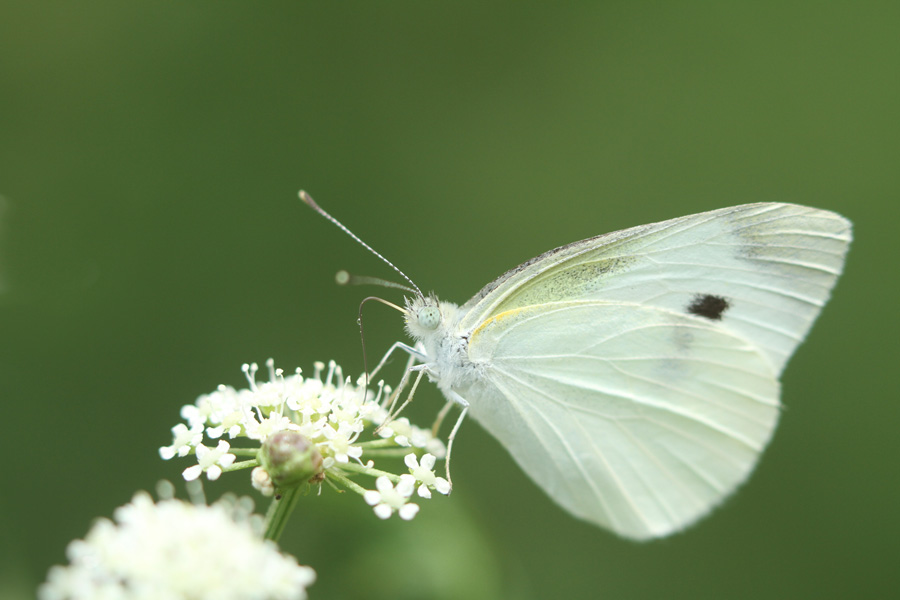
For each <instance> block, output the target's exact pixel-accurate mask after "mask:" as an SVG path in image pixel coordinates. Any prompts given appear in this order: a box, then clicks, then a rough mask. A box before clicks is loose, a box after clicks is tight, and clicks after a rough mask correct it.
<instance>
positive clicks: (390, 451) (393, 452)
mask: <svg viewBox="0 0 900 600" xmlns="http://www.w3.org/2000/svg"><path fill="white" fill-rule="evenodd" d="M364 454H365V455H366V457H371V456H396V457H401V458H402V457H404V456H406V455H407V454H418V453H417V452H416V451H415V450H413V449H412V448H385V449H383V450H379V449H376V450H369V449H368V448H366V451H365V453H364Z"/></svg>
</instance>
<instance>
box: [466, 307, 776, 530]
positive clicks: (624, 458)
mask: <svg viewBox="0 0 900 600" xmlns="http://www.w3.org/2000/svg"><path fill="white" fill-rule="evenodd" d="M470 342H471V345H470V356H471V358H472V360H473V361H474V362H476V363H480V364H485V365H489V367H488V368H486V369H485V372H484V376H483V378H482V380H481V382H480V384H479V385H477V386H474V387H473V388H472V389H470V390H465V391H463V394H464V395H466V397H467V398H468V400H469V402H470V404H471V413H470V414H472V416H474V417H475V418H476V420H478V421H480V422H481V423H482V425H483V426H484V427H485V428H486V429H487V430H488V431H490V432H491V433H492V434H493V435H494V436H496V437H497V438H498V439H499V440H500V442H501V443H502V444H503V445H504V446H505V447H506V448H507V449H508V450H509V451H510V453H511V454H512V456H513V457H514V458H515V460H516V461H517V462H518V463H519V465H520V466H521V467H522V468H523V470H525V472H526V473H528V474H529V475H530V476H531V477H532V478H533V479H534V480H535V482H537V484H538V485H540V486H541V487H542V488H544V490H545V491H546V492H547V493H548V494H549V495H550V497H551V498H553V499H555V500H556V501H557V502H558V503H559V504H561V505H562V506H563V507H565V508H566V509H568V510H569V511H571V512H572V513H574V514H575V515H577V516H579V517H581V518H583V519H586V520H588V521H591V522H593V523H596V524H598V525H601V526H603V527H607V528H609V529H611V530H613V531H615V532H616V533H618V534H620V535H623V536H626V537H630V538H635V539H645V538H650V537H658V536H663V535H667V534H669V533H671V532H673V531H675V530H678V529H681V528H683V527H685V526H687V525H689V524H690V523H692V522H693V521H694V520H696V519H697V518H699V517H701V516H702V515H704V514H705V513H707V512H708V511H709V510H711V509H712V507H713V506H715V505H716V504H718V503H719V502H720V501H721V500H722V499H723V498H724V497H725V496H727V495H728V494H729V493H730V492H731V491H732V490H733V489H734V488H735V487H736V486H737V485H739V484H740V483H741V482H742V481H743V480H744V479H745V478H746V477H747V476H748V474H749V473H750V471H751V470H752V469H753V466H754V465H755V463H756V461H757V458H758V456H759V453H760V452H761V451H762V450H763V448H764V447H765V445H766V443H767V442H768V440H769V437H770V436H771V434H772V430H773V429H774V427H775V424H776V422H777V419H778V393H779V387H778V382H777V379H776V376H775V373H774V372H773V370H772V368H771V366H770V364H769V363H768V361H767V360H766V358H765V357H764V356H763V355H762V354H761V353H760V352H759V350H758V349H757V348H755V347H754V346H753V345H751V344H748V343H747V342H746V340H743V339H742V338H740V337H738V336H735V335H732V334H730V333H729V332H728V331H726V330H723V329H721V328H719V327H716V326H715V325H712V324H707V323H706V322H704V321H703V320H702V319H697V318H693V317H686V316H684V315H681V314H679V313H675V312H670V311H665V310H660V309H657V308H654V307H647V306H641V305H633V304H627V303H609V302H598V301H580V302H558V303H551V304H545V305H541V306H531V307H527V308H522V309H515V310H512V311H507V312H505V313H501V314H499V315H497V316H495V317H493V318H492V319H490V320H488V322H486V323H485V324H484V325H483V326H482V327H480V328H479V329H478V330H477V331H476V332H475V333H474V334H473V335H472V337H471V340H470Z"/></svg>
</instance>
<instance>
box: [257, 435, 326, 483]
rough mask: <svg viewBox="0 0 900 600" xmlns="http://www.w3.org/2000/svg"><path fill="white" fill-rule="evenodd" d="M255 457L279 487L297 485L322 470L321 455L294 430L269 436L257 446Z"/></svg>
mask: <svg viewBox="0 0 900 600" xmlns="http://www.w3.org/2000/svg"><path fill="white" fill-rule="evenodd" d="M258 458H259V463H260V465H261V466H262V467H263V468H264V469H265V470H266V472H267V473H268V474H269V477H271V479H272V482H273V483H274V484H275V487H277V488H279V489H285V488H292V487H296V486H298V485H300V484H301V483H304V482H306V481H309V479H310V478H311V477H313V476H314V475H316V474H317V473H318V472H319V471H321V470H322V455H321V454H319V451H318V449H317V448H316V447H315V446H314V445H313V444H311V443H310V442H309V440H307V439H306V438H305V437H303V436H302V435H300V434H299V433H297V432H296V431H287V430H284V431H279V432H277V433H274V434H272V435H270V436H269V438H268V439H267V440H266V441H265V443H263V445H262V448H260V449H259V454H258Z"/></svg>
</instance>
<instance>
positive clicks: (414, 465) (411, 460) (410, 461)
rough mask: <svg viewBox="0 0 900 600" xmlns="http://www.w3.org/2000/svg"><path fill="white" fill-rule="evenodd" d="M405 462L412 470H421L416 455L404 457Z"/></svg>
mask: <svg viewBox="0 0 900 600" xmlns="http://www.w3.org/2000/svg"><path fill="white" fill-rule="evenodd" d="M426 456H427V455H426ZM403 462H404V463H406V466H407V467H409V468H410V469H418V468H419V461H418V460H416V455H415V454H407V455H406V456H404V457H403Z"/></svg>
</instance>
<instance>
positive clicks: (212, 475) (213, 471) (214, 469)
mask: <svg viewBox="0 0 900 600" xmlns="http://www.w3.org/2000/svg"><path fill="white" fill-rule="evenodd" d="M221 475H222V469H221V468H220V467H219V465H213V466H211V467H210V468H208V469H207V470H206V478H207V479H209V480H210V481H215V480H216V479H218V478H219V477H220V476H221Z"/></svg>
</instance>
